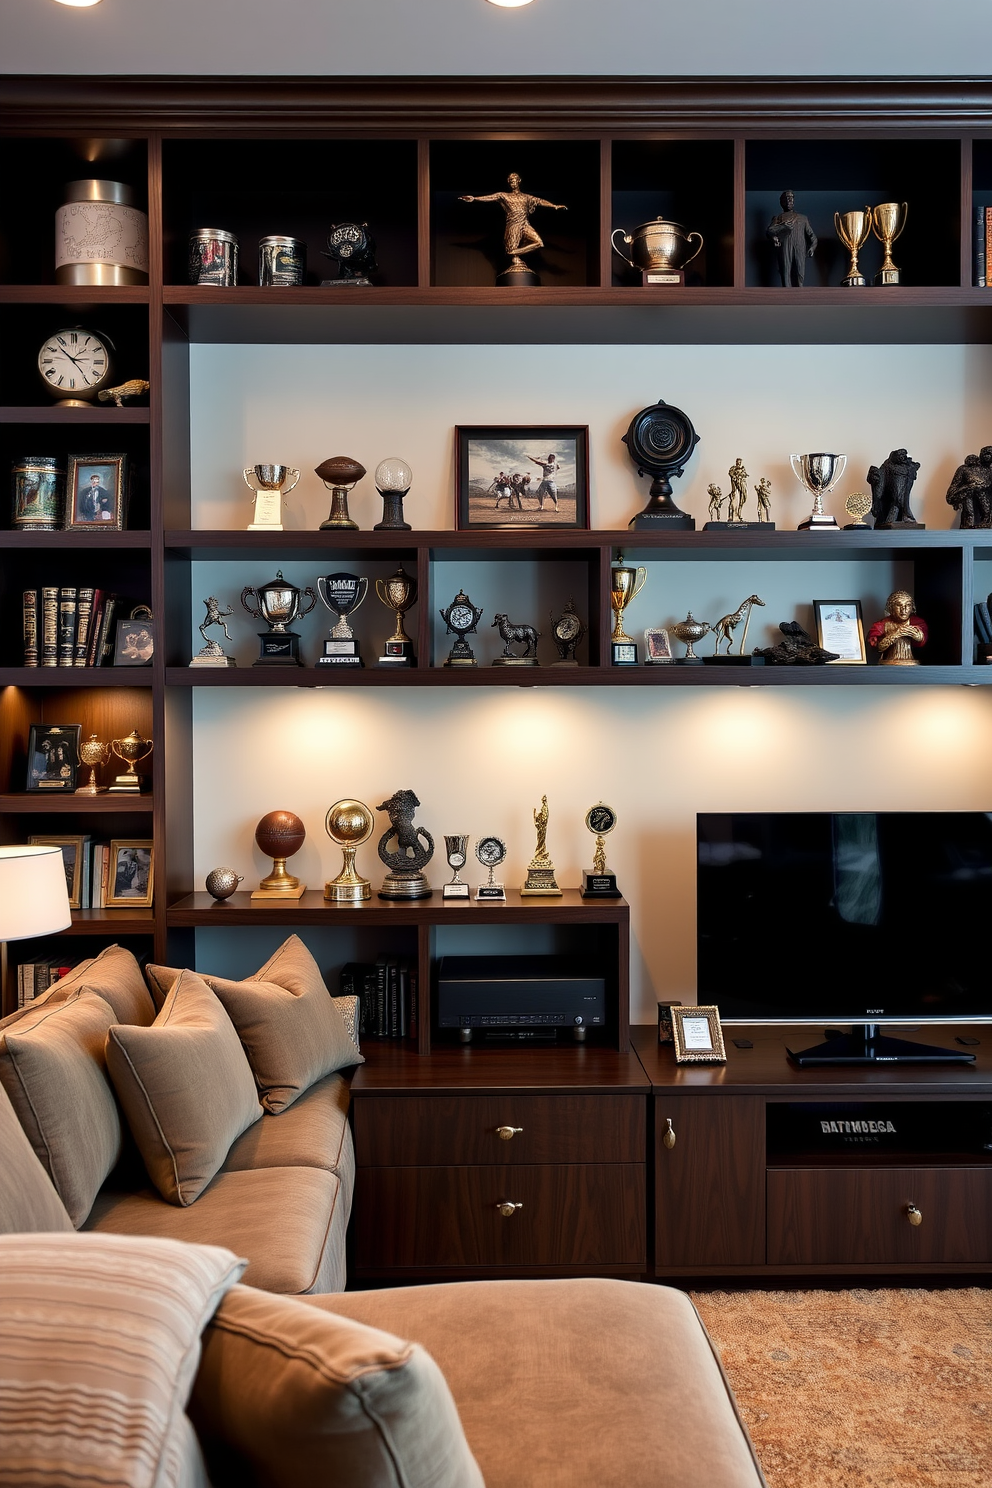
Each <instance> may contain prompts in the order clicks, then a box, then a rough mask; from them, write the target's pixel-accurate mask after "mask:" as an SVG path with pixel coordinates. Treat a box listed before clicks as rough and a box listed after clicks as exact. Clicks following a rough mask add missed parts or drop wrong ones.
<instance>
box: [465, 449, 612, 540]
mask: <svg viewBox="0 0 992 1488" xmlns="http://www.w3.org/2000/svg"><path fill="white" fill-rule="evenodd" d="M455 434H456V438H457V460H458V471H457V479H458V499H457V508H456V512H455V525H456V527H458V528H459V530H462V531H466V530H473V529H474V530H480V529H485V528H496V527H498V528H507V527H509V528H513V527H548V528H554V529H562V528H565V529H567V528H575V527H580V528H588V526H589V430H588V428H587V427H586V426H585V425H583V424H576V425H549V424H535V425H533V426H532V427H526V426H524V427H516V426H512V425H511V426H509V427H506V426H499V425H496V426H492V425H471V426H468V425H464V424H462V425H459V427H458V428H457V429H456V430H455Z"/></svg>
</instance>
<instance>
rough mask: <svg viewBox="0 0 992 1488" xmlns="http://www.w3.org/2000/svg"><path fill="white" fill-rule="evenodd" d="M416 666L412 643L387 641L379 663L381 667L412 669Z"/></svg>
mask: <svg viewBox="0 0 992 1488" xmlns="http://www.w3.org/2000/svg"><path fill="white" fill-rule="evenodd" d="M416 664H417V658H416V657H415V656H414V654H413V642H412V641H387V642H386V648H385V651H384V652H383V654H382V655H381V656H380V657H379V661H378V665H379V666H381V667H412V666H416Z"/></svg>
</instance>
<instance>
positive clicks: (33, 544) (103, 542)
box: [0, 530, 152, 553]
mask: <svg viewBox="0 0 992 1488" xmlns="http://www.w3.org/2000/svg"><path fill="white" fill-rule="evenodd" d="M151 545H152V535H151V533H150V532H140V531H134V532H130V531H129V532H19V531H18V532H15V531H2V530H0V548H14V549H17V548H21V549H24V548H41V549H45V548H48V549H52V548H57V549H65V548H79V549H83V550H85V551H86V552H89V553H92V552H94V551H97V550H98V551H100V552H106V551H108V550H109V551H111V552H114V551H116V552H120V551H121V550H122V549H126V550H128V551H134V550H136V549H141V548H150V547H151Z"/></svg>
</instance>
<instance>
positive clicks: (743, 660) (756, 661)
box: [702, 655, 765, 666]
mask: <svg viewBox="0 0 992 1488" xmlns="http://www.w3.org/2000/svg"><path fill="white" fill-rule="evenodd" d="M702 660H703V665H704V666H764V664H765V658H764V657H763V656H740V655H734V656H704V657H703V659H702Z"/></svg>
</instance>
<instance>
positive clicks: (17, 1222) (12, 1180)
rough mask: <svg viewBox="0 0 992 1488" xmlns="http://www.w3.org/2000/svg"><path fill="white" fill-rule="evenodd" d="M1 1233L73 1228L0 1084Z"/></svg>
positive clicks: (15, 1233) (13, 1233)
mask: <svg viewBox="0 0 992 1488" xmlns="http://www.w3.org/2000/svg"><path fill="white" fill-rule="evenodd" d="M0 1152H2V1153H3V1159H2V1161H0V1235H19V1234H26V1233H27V1232H29V1231H31V1230H38V1231H41V1230H70V1231H71V1230H72V1220H71V1219H70V1218H69V1216H68V1214H67V1213H66V1209H65V1205H64V1204H63V1202H62V1200H61V1199H60V1198H59V1196H58V1194H57V1193H56V1192H55V1189H54V1187H53V1186H52V1180H51V1179H50V1178H49V1176H48V1174H47V1173H46V1172H45V1170H44V1168H43V1167H42V1166H41V1163H40V1162H39V1161H38V1159H37V1157H36V1156H35V1154H34V1153H33V1152H32V1150H31V1143H30V1142H29V1141H28V1139H27V1137H26V1136H25V1135H24V1129H23V1127H22V1126H21V1123H20V1122H19V1121H18V1119H17V1117H16V1116H15V1114H14V1108H13V1106H12V1105H11V1104H10V1101H9V1100H8V1099H7V1095H6V1092H5V1091H4V1090H3V1088H2V1087H0Z"/></svg>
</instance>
